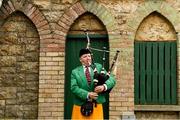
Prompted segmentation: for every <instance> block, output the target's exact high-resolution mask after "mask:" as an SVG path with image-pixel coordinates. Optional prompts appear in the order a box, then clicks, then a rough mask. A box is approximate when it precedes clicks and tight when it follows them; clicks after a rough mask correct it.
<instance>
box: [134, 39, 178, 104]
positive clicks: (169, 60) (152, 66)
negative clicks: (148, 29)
mask: <svg viewBox="0 0 180 120" xmlns="http://www.w3.org/2000/svg"><path fill="white" fill-rule="evenodd" d="M134 47H135V49H134V60H135V63H134V75H135V104H141V105H145V104H176V103H177V99H176V97H177V93H176V90H177V82H176V81H177V80H176V69H177V67H176V64H177V62H176V49H177V44H176V42H175V41H173V42H169V41H168V42H137V41H136V42H135V44H134Z"/></svg>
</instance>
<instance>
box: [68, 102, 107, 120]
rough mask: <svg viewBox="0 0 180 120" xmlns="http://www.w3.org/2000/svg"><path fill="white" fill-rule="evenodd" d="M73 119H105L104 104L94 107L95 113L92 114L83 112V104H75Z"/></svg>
mask: <svg viewBox="0 0 180 120" xmlns="http://www.w3.org/2000/svg"><path fill="white" fill-rule="evenodd" d="M71 119H72V120H77V119H78V120H84V119H89V120H103V119H104V117H103V106H102V104H97V107H94V109H93V113H92V114H91V115H90V116H83V115H82V114H81V106H78V105H74V106H73V111H72V118H71Z"/></svg>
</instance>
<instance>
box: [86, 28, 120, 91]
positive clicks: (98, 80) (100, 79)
mask: <svg viewBox="0 0 180 120" xmlns="http://www.w3.org/2000/svg"><path fill="white" fill-rule="evenodd" d="M85 33H86V37H87V41H88V42H87V46H86V49H89V51H91V50H96V51H100V52H103V58H102V60H103V63H102V69H101V71H100V72H98V70H97V68H96V64H95V63H94V58H93V53H92V51H91V59H92V64H91V67H92V69H93V70H94V77H93V78H94V80H93V81H94V86H95V87H96V86H99V85H103V84H105V82H106V81H107V80H108V79H109V77H110V75H111V72H112V70H113V67H114V65H115V63H116V61H117V58H118V54H119V52H120V51H119V50H117V51H116V54H115V56H114V58H113V61H112V64H111V66H110V68H109V70H108V71H107V72H106V70H105V68H104V66H105V61H106V58H105V56H106V55H105V54H106V53H107V52H110V51H107V50H106V47H103V50H101V49H95V48H93V47H90V38H89V35H88V32H87V31H85ZM110 91H111V89H110V90H107V91H106V92H108V93H109V92H110Z"/></svg>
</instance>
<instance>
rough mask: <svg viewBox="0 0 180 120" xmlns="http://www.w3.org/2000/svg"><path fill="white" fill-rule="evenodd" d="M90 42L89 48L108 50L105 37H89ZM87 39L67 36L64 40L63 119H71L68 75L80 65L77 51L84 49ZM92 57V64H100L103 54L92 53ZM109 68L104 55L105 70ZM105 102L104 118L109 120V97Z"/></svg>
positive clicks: (78, 36) (71, 104) (70, 94)
mask: <svg viewBox="0 0 180 120" xmlns="http://www.w3.org/2000/svg"><path fill="white" fill-rule="evenodd" d="M89 37H90V40H91V47H94V48H98V49H102V48H103V47H106V48H107V50H109V44H108V37H107V35H89ZM86 44H87V39H86V36H85V35H68V36H67V40H66V51H65V52H66V56H65V102H64V104H65V107H64V118H65V119H71V113H72V106H73V94H72V93H71V90H70V85H71V83H70V75H71V71H72V69H74V68H76V67H77V66H78V65H81V64H80V61H79V50H80V49H81V48H85V47H86ZM92 52H93V56H94V62H98V63H101V64H102V57H103V52H99V51H94V50H93V51H92ZM108 66H109V54H106V62H105V68H106V70H107V69H108ZM106 97H107V98H106V99H107V102H106V103H104V105H103V106H104V118H106V119H108V118H109V95H106Z"/></svg>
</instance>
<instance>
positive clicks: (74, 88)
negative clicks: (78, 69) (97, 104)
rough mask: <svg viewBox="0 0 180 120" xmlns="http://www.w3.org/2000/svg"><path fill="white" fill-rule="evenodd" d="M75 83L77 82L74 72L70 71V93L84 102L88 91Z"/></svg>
mask: <svg viewBox="0 0 180 120" xmlns="http://www.w3.org/2000/svg"><path fill="white" fill-rule="evenodd" d="M77 81H78V80H77V77H76V74H75V71H72V73H71V91H72V93H73V94H74V95H75V96H77V97H79V98H80V99H82V100H86V98H87V95H88V91H86V90H84V89H82V88H80V87H79V85H78V82H77Z"/></svg>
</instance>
